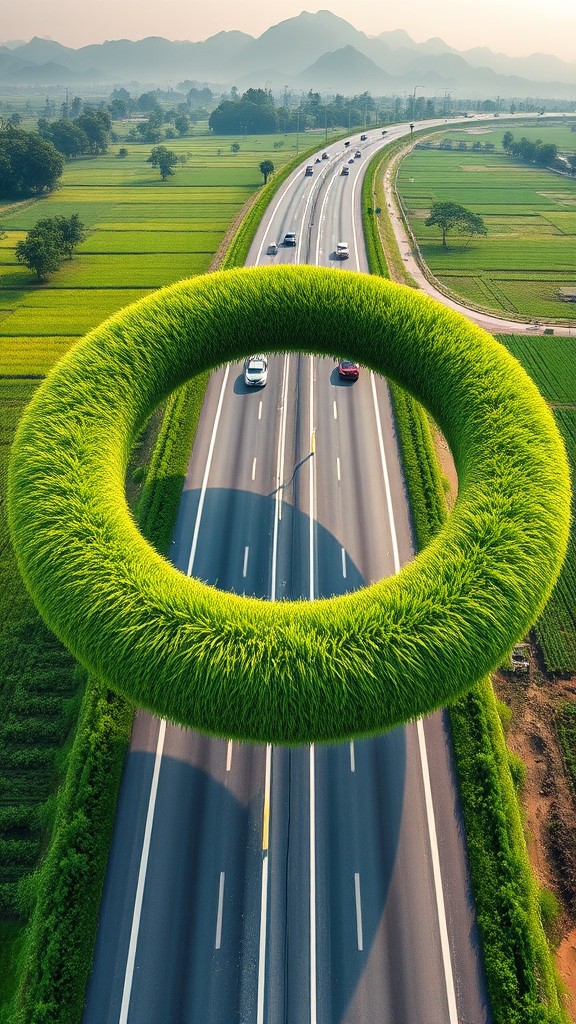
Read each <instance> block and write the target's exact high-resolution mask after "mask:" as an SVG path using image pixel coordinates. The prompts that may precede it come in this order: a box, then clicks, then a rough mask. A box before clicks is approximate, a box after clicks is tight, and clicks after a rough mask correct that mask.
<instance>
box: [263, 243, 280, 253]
mask: <svg viewBox="0 0 576 1024" xmlns="http://www.w3.org/2000/svg"><path fill="white" fill-rule="evenodd" d="M277 252H278V244H277V243H276V242H270V245H269V246H268V248H267V249H266V254H267V255H268V256H276V254H277Z"/></svg>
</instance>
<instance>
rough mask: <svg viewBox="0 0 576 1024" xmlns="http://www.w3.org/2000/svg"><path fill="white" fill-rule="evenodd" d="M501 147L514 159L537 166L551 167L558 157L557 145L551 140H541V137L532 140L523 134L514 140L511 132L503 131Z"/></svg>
mask: <svg viewBox="0 0 576 1024" xmlns="http://www.w3.org/2000/svg"><path fill="white" fill-rule="evenodd" d="M502 148H503V150H504V152H505V153H508V156H512V157H514V159H515V160H522V161H523V163H527V164H536V166H537V167H553V166H554V164H555V163H556V160H557V157H558V147H557V146H555V145H554V143H553V142H542V140H541V139H535V140H534V141H532V140H531V139H527V138H526V137H525V136H522V138H521V139H520V141H519V142H515V141H514V136H513V135H512V132H504V135H503V136H502Z"/></svg>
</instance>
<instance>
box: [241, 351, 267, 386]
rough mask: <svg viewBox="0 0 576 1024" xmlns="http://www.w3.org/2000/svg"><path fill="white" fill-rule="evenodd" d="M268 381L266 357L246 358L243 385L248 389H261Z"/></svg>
mask: <svg viewBox="0 0 576 1024" xmlns="http://www.w3.org/2000/svg"><path fill="white" fill-rule="evenodd" d="M267 379H268V360H267V358H266V356H263V355H258V356H248V359H247V360H246V361H245V363H244V383H245V384H247V385H248V387H256V388H263V387H264V385H265V383H266V381H267Z"/></svg>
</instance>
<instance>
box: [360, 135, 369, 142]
mask: <svg viewBox="0 0 576 1024" xmlns="http://www.w3.org/2000/svg"><path fill="white" fill-rule="evenodd" d="M367 138H368V136H367V135H361V136H360V142H366V140H367Z"/></svg>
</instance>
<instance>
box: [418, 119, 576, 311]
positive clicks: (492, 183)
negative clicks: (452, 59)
mask: <svg viewBox="0 0 576 1024" xmlns="http://www.w3.org/2000/svg"><path fill="white" fill-rule="evenodd" d="M506 130H507V126H506V124H505V123H504V122H503V124H502V126H501V129H499V130H498V131H496V132H494V131H486V130H484V129H482V128H480V127H479V126H478V127H472V125H471V126H470V128H466V129H465V130H462V131H458V132H456V131H454V130H453V129H452V130H451V131H450V132H447V133H446V138H450V139H451V140H452V143H453V145H454V147H456V146H458V144H459V142H460V141H464V142H466V145H467V147H468V148H467V149H466V150H459V149H457V148H454V149H452V150H448V151H445V150H439V149H430V150H426V149H425V150H422V149H418V150H413V151H412V152H411V153H410V155H409V156H407V157H406V158H405V159H404V160H403V161H402V163H401V165H400V169H399V173H398V191H399V194H400V196H401V198H402V202H403V204H404V208H405V210H406V214H407V217H408V221H409V223H410V226H411V228H412V231H413V233H414V236H415V238H416V241H417V243H418V245H419V247H420V250H421V253H422V256H423V258H424V260H425V261H426V263H427V264H428V266H429V267H430V270H431V271H432V273H433V274H434V275H435V276H436V277H437V278H438V279H439V280H440V281H441V283H442V284H444V285H445V286H446V287H447V288H449V289H450V291H452V292H455V293H456V294H457V295H459V296H461V297H462V298H463V299H464V300H465V301H466V300H467V301H470V302H472V303H475V304H477V305H480V306H483V307H484V308H487V309H493V310H496V311H498V312H506V313H509V314H513V315H518V316H520V317H528V318H530V319H533V318H534V319H536V318H538V319H550V320H563V321H568V322H573V321H576V302H567V301H564V300H563V299H562V298H561V297H560V295H561V292H560V290H561V289H570V288H572V289H574V288H576V178H574V177H570V176H568V175H566V174H558V173H555V172H553V171H550V170H546V169H542V168H536V167H533V166H528V165H526V164H522V163H518V162H516V161H514V160H512V159H511V158H510V157H508V156H506V155H505V154H504V153H503V152H502V151H501V141H502V136H503V134H504V131H506ZM511 130H512V133H513V135H514V138H515V139H520V138H521V137H522V136H523V135H526V136H527V137H528V136H530V135H531V134H532V135H534V134H535V136H536V137H538V138H540V139H541V140H542V141H543V142H545V143H546V142H555V143H556V144H557V145H558V146H559V149H561V150H562V151H563V152H574V150H575V149H576V133H572V132H570V130H569V128H566V127H562V128H553V127H547V126H546V125H543V124H539V125H538V126H534V128H530V129H529V128H527V127H526V128H524V126H521V127H519V128H517V127H515V126H514V125H512V128H511ZM440 139H441V137H440V136H438V137H436V138H435V140H434V143H435V145H437V144H438V143H439V141H440ZM475 142H479V143H481V145H482V147H484V145H485V143H486V142H488V143H490V142H492V143H494V144H495V145H496V147H497V149H498V148H500V152H498V151H495V152H494V153H489V152H485V151H484V150H482V151H477V152H472V151H471V146H472V145H473V144H474V143H475ZM568 143H571V147H570V146H569V145H568ZM439 202H455V203H459V204H460V205H461V206H464V207H466V209H468V210H470V211H471V212H473V213H476V214H480V216H481V217H482V218H483V220H484V223H485V225H486V228H487V231H488V234H487V235H486V236H485V237H481V236H475V237H472V238H471V239H467V238H466V237H464V236H463V235H459V234H458V233H456V232H455V231H452V232H450V233H449V234H448V239H447V241H448V245H447V248H445V249H444V248H443V246H442V239H441V236H440V232H439V230H438V229H437V228H431V227H430V228H427V227H426V226H425V223H424V222H425V220H426V218H427V216H428V214H429V211H430V208H431V207H432V204H433V203H439Z"/></svg>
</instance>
